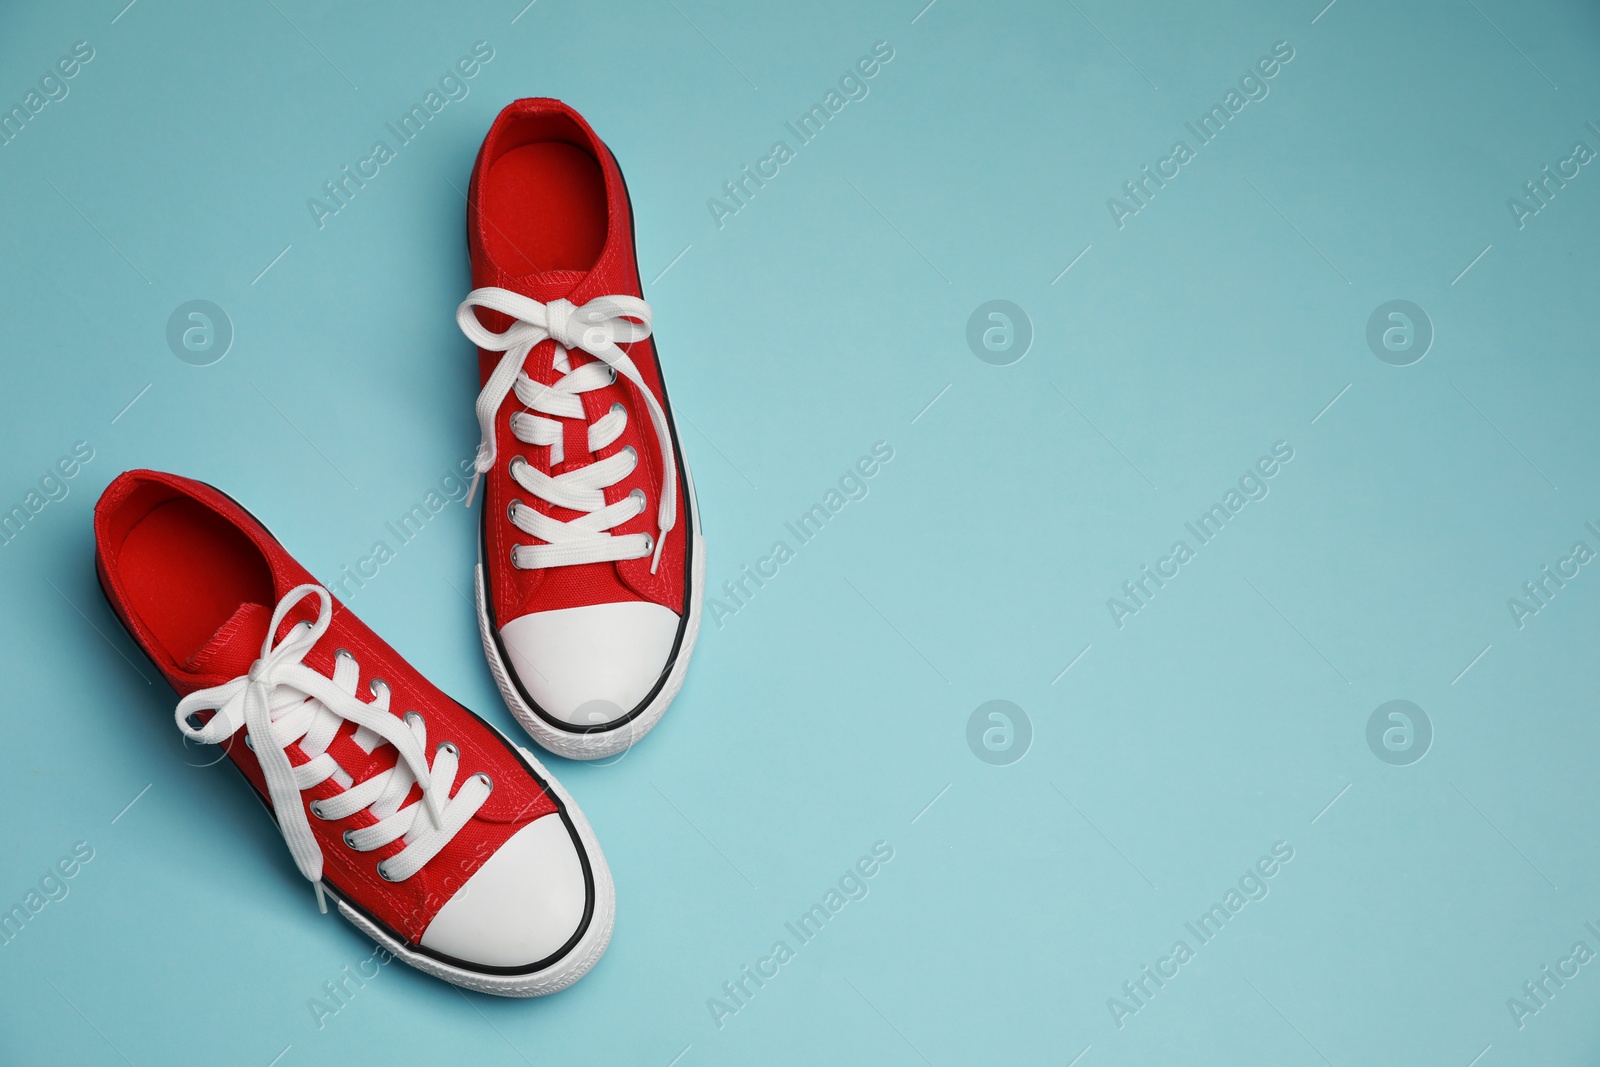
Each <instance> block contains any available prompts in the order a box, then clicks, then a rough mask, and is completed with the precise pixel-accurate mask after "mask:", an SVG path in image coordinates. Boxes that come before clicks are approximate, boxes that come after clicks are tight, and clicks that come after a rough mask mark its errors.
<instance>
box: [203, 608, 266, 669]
mask: <svg viewBox="0 0 1600 1067" xmlns="http://www.w3.org/2000/svg"><path fill="white" fill-rule="evenodd" d="M271 622H272V609H270V608H268V607H267V606H266V605H265V604H240V605H239V610H237V611H235V612H234V613H233V614H232V615H231V616H229V617H228V621H227V622H225V623H223V624H222V625H221V626H219V627H217V632H216V633H214V634H212V635H211V640H209V641H207V642H206V643H205V645H204V646H202V647H201V649H200V651H198V652H196V653H195V654H194V655H192V656H190V657H189V662H188V663H186V664H185V665H184V667H185V669H186V670H188V671H189V672H190V673H191V674H222V675H226V676H228V677H229V678H235V677H237V676H239V675H241V674H244V673H245V672H247V671H249V669H250V665H251V664H252V663H254V662H255V661H256V660H257V659H259V658H260V657H261V642H263V641H264V640H266V637H267V627H268V625H270V624H271Z"/></svg>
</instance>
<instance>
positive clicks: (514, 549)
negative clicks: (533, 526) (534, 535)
mask: <svg viewBox="0 0 1600 1067" xmlns="http://www.w3.org/2000/svg"><path fill="white" fill-rule="evenodd" d="M521 547H522V546H521V545H512V546H511V565H512V566H513V567H516V566H517V549H519V548H521ZM517 569H518V570H521V569H522V568H520V567H518V568H517Z"/></svg>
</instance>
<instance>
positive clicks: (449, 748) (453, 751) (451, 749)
mask: <svg viewBox="0 0 1600 1067" xmlns="http://www.w3.org/2000/svg"><path fill="white" fill-rule="evenodd" d="M439 751H441V752H448V753H450V755H452V756H460V755H461V750H460V749H459V748H457V747H456V746H455V745H452V744H451V743H450V742H449V741H445V742H443V743H441V744H440V745H439Z"/></svg>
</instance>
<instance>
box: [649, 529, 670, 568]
mask: <svg viewBox="0 0 1600 1067" xmlns="http://www.w3.org/2000/svg"><path fill="white" fill-rule="evenodd" d="M666 544H667V535H666V534H665V533H662V534H661V535H660V536H659V537H657V538H656V551H655V554H654V555H653V556H651V557H650V573H651V574H654V573H655V572H656V568H657V567H659V566H661V550H662V548H664V547H666Z"/></svg>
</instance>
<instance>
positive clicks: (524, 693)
mask: <svg viewBox="0 0 1600 1067" xmlns="http://www.w3.org/2000/svg"><path fill="white" fill-rule="evenodd" d="M600 144H601V147H603V148H604V149H605V150H606V154H608V155H610V156H611V163H612V165H613V166H615V167H616V168H617V176H618V177H620V178H622V193H623V195H624V196H625V197H627V200H628V234H629V236H630V237H631V238H632V239H633V263H634V270H636V271H637V270H638V269H639V234H638V231H637V230H636V229H635V228H634V225H633V194H632V193H630V192H629V191H628V179H627V178H626V177H623V176H622V165H621V164H620V163H618V162H617V156H616V153H614V152H612V151H611V146H610V145H608V144H606V143H605V142H604V141H601V142H600ZM639 287H640V290H641V291H643V288H644V283H643V281H642V280H641V282H640V286H639ZM650 340H651V347H652V348H653V349H654V350H655V353H656V377H657V379H658V380H659V381H660V382H661V408H662V410H663V411H664V412H665V413H666V416H667V429H668V430H669V431H671V433H672V454H673V456H674V458H675V462H676V464H677V468H678V491H679V492H680V493H681V494H682V496H683V502H684V512H685V514H684V515H683V517H682V519H683V528H684V533H685V537H684V552H683V612H682V614H681V615H680V616H679V618H678V632H677V633H676V634H675V635H674V636H673V638H672V653H671V654H670V655H668V656H667V664H666V666H665V667H664V668H663V669H662V671H661V677H659V678H657V679H656V684H655V685H654V686H652V687H651V689H650V692H649V693H648V694H646V696H645V698H644V699H643V700H641V701H640V702H639V704H638V705H637V706H636V707H634V709H633V710H632V711H629V712H628V713H627V714H626V715H623V716H620V717H618V718H615V719H612V720H611V721H610V722H603V723H598V724H596V725H594V726H574V725H572V724H571V723H569V722H563V721H562V720H560V719H558V718H556V717H555V716H553V715H551V714H550V713H549V712H547V711H545V710H544V709H543V708H541V707H540V706H539V703H538V701H536V700H534V699H533V697H532V696H531V695H529V693H528V690H527V688H526V687H525V686H523V684H522V679H521V678H519V677H518V676H517V671H516V668H515V666H514V665H513V664H512V662H511V657H510V656H509V655H507V653H506V646H505V642H504V641H502V640H501V639H500V624H499V622H498V621H496V619H495V617H494V590H493V588H492V586H490V584H489V583H488V581H487V575H486V577H485V583H484V586H485V588H484V591H483V602H484V612H485V614H487V615H488V617H489V634H490V636H491V637H493V638H494V645H495V650H496V651H497V652H498V653H499V654H500V663H501V664H502V665H503V666H504V667H505V669H506V676H507V677H508V678H510V679H511V684H512V685H514V686H516V689H517V695H518V696H519V697H521V698H522V702H523V703H524V704H526V705H527V706H528V707H529V708H531V709H532V710H533V713H534V714H535V715H537V716H539V718H540V719H541V720H543V721H544V722H545V723H546V724H548V725H549V726H551V727H554V728H555V729H557V730H561V731H563V732H565V733H569V734H600V733H607V732H609V731H612V730H617V729H620V728H621V727H623V726H626V725H628V723H630V722H632V721H633V720H634V719H636V718H638V717H639V715H640V714H641V713H642V712H643V711H644V709H645V708H647V707H649V706H650V705H651V703H652V702H653V701H654V700H655V699H656V696H657V695H658V694H659V693H660V692H661V687H662V686H664V685H666V684H667V679H668V678H670V677H671V676H672V669H673V667H675V666H677V663H678V655H679V653H680V652H681V651H682V649H683V638H684V635H685V634H686V633H688V629H689V615H690V609H691V607H692V606H693V602H694V589H693V585H694V554H695V552H696V551H697V550H698V547H699V546H697V545H696V544H695V529H694V525H695V516H694V508H693V507H692V505H691V503H690V495H689V479H688V475H687V474H686V472H685V470H684V465H683V446H682V445H681V444H679V442H678V424H677V422H676V421H675V420H674V419H673V418H672V401H671V399H670V398H669V397H668V396H667V378H666V375H665V374H662V373H661V369H660V368H661V346H660V345H658V344H656V343H655V340H656V338H655V335H654V334H652V335H651V337H650ZM488 516H489V509H488V508H483V509H482V510H481V512H480V514H479V516H478V537H479V544H480V545H481V546H482V549H483V559H484V567H485V569H486V570H487V568H488V566H489V559H490V556H489V527H488Z"/></svg>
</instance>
